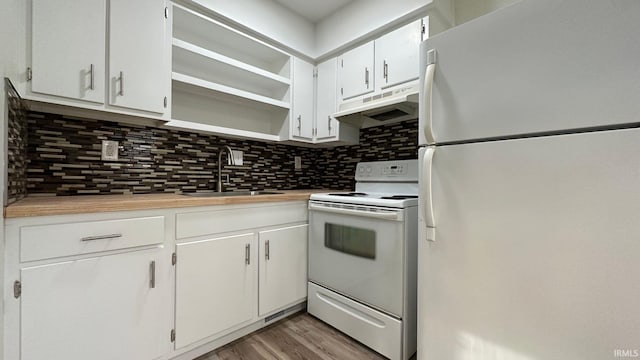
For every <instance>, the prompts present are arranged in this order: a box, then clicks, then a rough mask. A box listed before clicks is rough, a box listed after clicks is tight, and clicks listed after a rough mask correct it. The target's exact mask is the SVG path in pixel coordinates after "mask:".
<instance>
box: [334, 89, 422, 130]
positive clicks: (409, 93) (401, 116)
mask: <svg viewBox="0 0 640 360" xmlns="http://www.w3.org/2000/svg"><path fill="white" fill-rule="evenodd" d="M418 92H419V90H418V82H417V81H415V82H413V83H410V84H405V85H402V86H399V87H396V88H393V89H389V90H385V91H383V92H381V93H379V94H376V95H372V96H368V97H363V98H358V99H354V100H348V101H345V102H343V103H342V104H340V107H339V111H338V112H337V113H335V115H334V117H335V118H336V119H338V120H339V121H340V122H343V123H348V124H353V125H355V126H358V127H360V128H367V127H372V126H379V125H385V124H390V123H395V122H400V121H404V120H411V119H417V118H418Z"/></svg>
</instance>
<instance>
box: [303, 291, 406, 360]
mask: <svg viewBox="0 0 640 360" xmlns="http://www.w3.org/2000/svg"><path fill="white" fill-rule="evenodd" d="M308 292H309V294H308V297H307V311H308V312H309V314H311V315H313V316H315V317H317V318H319V319H320V320H322V321H324V322H326V323H327V324H329V325H331V326H333V327H335V328H336V329H338V330H340V331H342V332H343V333H345V334H347V335H349V336H351V337H353V338H354V339H356V340H358V341H360V342H361V343H363V344H365V345H367V346H368V347H370V348H372V349H373V350H375V351H377V352H379V353H380V354H382V355H384V356H386V357H387V358H389V359H394V360H396V359H398V360H399V359H406V358H407V356H404V357H403V356H402V355H403V354H402V322H401V321H400V320H398V319H394V318H392V317H390V316H388V315H385V314H383V313H381V312H379V311H376V310H374V309H371V308H369V307H367V306H364V305H362V304H360V303H358V302H355V301H353V300H351V299H349V298H346V297H344V296H342V295H340V294H337V293H335V292H333V291H331V290H328V289H325V288H323V287H321V286H318V285H316V284H314V283H312V282H309V286H308ZM405 355H407V354H405Z"/></svg>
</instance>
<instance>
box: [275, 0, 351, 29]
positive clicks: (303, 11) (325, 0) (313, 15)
mask: <svg viewBox="0 0 640 360" xmlns="http://www.w3.org/2000/svg"><path fill="white" fill-rule="evenodd" d="M275 1H277V2H278V3H280V4H281V5H282V6H284V7H286V8H288V9H290V10H291V11H293V12H295V13H296V14H299V15H300V16H302V17H304V18H306V19H307V20H309V21H311V22H312V23H314V24H315V23H317V22H318V21H320V20H321V19H323V18H325V17H327V16H328V15H331V14H333V13H334V12H335V11H336V10H338V9H340V8H341V7H343V6H345V5H347V4H349V3H351V2H353V1H354V0H320V1H317V0H275Z"/></svg>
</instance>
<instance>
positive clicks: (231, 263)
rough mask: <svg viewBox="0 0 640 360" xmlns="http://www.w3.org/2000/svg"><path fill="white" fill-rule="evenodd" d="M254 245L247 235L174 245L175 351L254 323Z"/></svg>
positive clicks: (255, 268) (250, 236) (256, 267)
mask: <svg viewBox="0 0 640 360" xmlns="http://www.w3.org/2000/svg"><path fill="white" fill-rule="evenodd" d="M254 243H255V235H254V234H253V233H250V234H243V235H236V236H228V237H221V238H215V239H210V240H204V241H196V242H192V243H186V244H179V245H178V246H177V248H178V250H177V255H178V262H177V264H176V349H179V348H182V347H183V346H186V345H189V344H192V343H194V342H196V341H198V340H202V339H204V338H207V337H209V336H212V335H215V334H218V333H220V332H221V331H224V330H227V329H230V328H232V327H234V326H236V325H239V324H242V323H244V322H247V321H250V320H252V319H253V318H254V316H255V309H256V298H257V297H256V280H257V279H256V271H257V269H258V266H257V264H255V261H254V260H255V255H253V253H255V252H256V249H255V246H254Z"/></svg>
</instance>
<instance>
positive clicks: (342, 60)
mask: <svg viewBox="0 0 640 360" xmlns="http://www.w3.org/2000/svg"><path fill="white" fill-rule="evenodd" d="M340 67H344V59H340Z"/></svg>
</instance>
